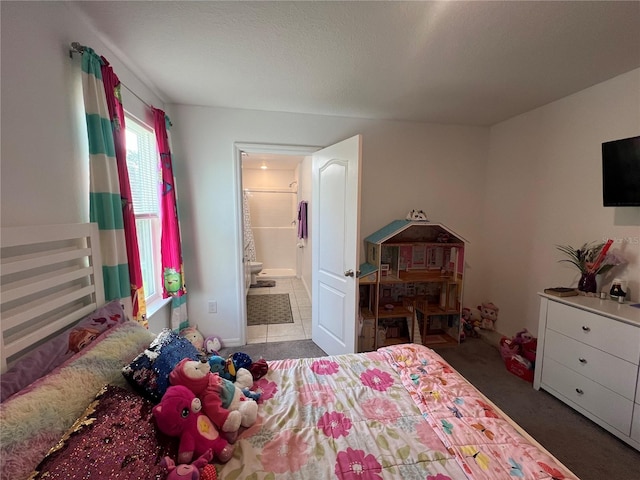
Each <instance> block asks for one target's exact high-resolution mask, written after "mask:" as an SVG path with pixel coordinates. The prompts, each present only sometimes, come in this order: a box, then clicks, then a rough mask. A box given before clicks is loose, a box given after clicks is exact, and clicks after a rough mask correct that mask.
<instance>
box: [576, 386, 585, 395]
mask: <svg viewBox="0 0 640 480" xmlns="http://www.w3.org/2000/svg"><path fill="white" fill-rule="evenodd" d="M576 392H578V395H582V394H583V393H584V390H582V389H581V388H576Z"/></svg>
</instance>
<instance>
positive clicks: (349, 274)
mask: <svg viewBox="0 0 640 480" xmlns="http://www.w3.org/2000/svg"><path fill="white" fill-rule="evenodd" d="M344 276H345V277H353V270H351V269H349V270H347V271H346V272H344Z"/></svg>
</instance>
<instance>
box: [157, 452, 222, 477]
mask: <svg viewBox="0 0 640 480" xmlns="http://www.w3.org/2000/svg"><path fill="white" fill-rule="evenodd" d="M212 458H213V452H212V451H211V449H209V450H207V451H206V452H204V453H203V454H202V455H201V456H200V457H199V458H198V459H197V460H194V461H193V463H191V465H187V464H184V463H182V464H180V465H176V464H175V462H174V461H173V460H172V459H171V457H164V458H163V459H162V461H161V463H162V465H163V466H165V467H167V470H168V471H169V475H167V480H217V478H218V474H217V472H216V467H214V466H213V465H209V461H210V460H211V459H212ZM201 472H202V473H201Z"/></svg>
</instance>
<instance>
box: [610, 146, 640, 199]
mask: <svg viewBox="0 0 640 480" xmlns="http://www.w3.org/2000/svg"><path fill="white" fill-rule="evenodd" d="M602 200H603V204H604V206H605V207H633V206H640V136H638V137H631V138H624V139H622V140H614V141H611V142H604V143H603V144H602Z"/></svg>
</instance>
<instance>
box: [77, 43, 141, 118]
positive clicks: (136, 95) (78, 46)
mask: <svg viewBox="0 0 640 480" xmlns="http://www.w3.org/2000/svg"><path fill="white" fill-rule="evenodd" d="M86 48H87V47H85V46H84V45H81V44H80V43H78V42H71V47H70V48H69V58H73V54H74V53H79V54H81V55H82V54H83V53H84V51H85V50H86ZM120 85H122V86H123V87H124V88H126V89H127V90H128V91H129V92H130V93H131V95H133V96H134V97H136V98H137V99H138V100H140V101H141V102H142V103H143V104H144V105H146V106H147V108H150V109H153V106H151V105H149V104H148V103H147V102H145V101H144V100H143V99H142V98H140V96H139V95H138V94H137V93H136V92H134V91H133V90H131V89H130V88H129V87H127V86H126V85H125V84H124V83H122V82H120Z"/></svg>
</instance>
